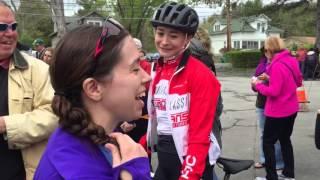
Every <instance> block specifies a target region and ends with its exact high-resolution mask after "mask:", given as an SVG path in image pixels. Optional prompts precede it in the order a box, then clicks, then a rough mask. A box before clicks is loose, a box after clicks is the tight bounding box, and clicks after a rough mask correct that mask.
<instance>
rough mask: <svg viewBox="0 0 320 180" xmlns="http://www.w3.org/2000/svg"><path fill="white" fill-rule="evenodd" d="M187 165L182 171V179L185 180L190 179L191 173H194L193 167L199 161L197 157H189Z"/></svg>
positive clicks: (186, 160)
mask: <svg viewBox="0 0 320 180" xmlns="http://www.w3.org/2000/svg"><path fill="white" fill-rule="evenodd" d="M185 162H186V165H185V167H184V169H183V170H182V171H181V177H182V178H184V179H189V174H190V172H192V171H193V167H194V166H195V165H196V162H197V159H196V157H195V156H191V155H188V156H187V157H186V159H185Z"/></svg>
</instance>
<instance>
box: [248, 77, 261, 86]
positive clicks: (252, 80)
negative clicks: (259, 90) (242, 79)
mask: <svg viewBox="0 0 320 180" xmlns="http://www.w3.org/2000/svg"><path fill="white" fill-rule="evenodd" d="M260 83H262V80H260V79H258V78H256V77H254V78H252V79H251V86H252V87H254V88H255V87H256V85H257V84H260Z"/></svg>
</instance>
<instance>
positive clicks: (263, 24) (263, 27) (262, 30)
mask: <svg viewBox="0 0 320 180" xmlns="http://www.w3.org/2000/svg"><path fill="white" fill-rule="evenodd" d="M265 25H266V24H265V23H262V29H261V32H262V33H264V32H265Z"/></svg>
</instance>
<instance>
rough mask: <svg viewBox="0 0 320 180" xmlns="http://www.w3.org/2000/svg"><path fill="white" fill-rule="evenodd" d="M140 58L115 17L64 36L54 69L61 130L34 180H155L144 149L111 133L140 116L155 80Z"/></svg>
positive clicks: (48, 148) (55, 55)
mask: <svg viewBox="0 0 320 180" xmlns="http://www.w3.org/2000/svg"><path fill="white" fill-rule="evenodd" d="M128 49H130V51H128ZM139 56H140V55H139V51H138V49H137V48H136V46H135V44H134V41H133V39H132V37H131V36H130V35H129V33H128V32H127V31H126V30H125V29H123V27H122V26H121V25H120V24H119V23H118V22H116V21H114V20H113V19H110V18H108V19H107V20H106V21H105V23H104V26H103V28H101V27H96V26H81V27H78V28H76V29H74V30H72V31H70V32H69V33H67V34H66V35H65V36H64V37H63V39H62V40H61V41H60V42H59V44H58V46H57V51H56V52H55V54H54V57H53V62H52V66H51V67H50V75H51V82H52V85H53V87H54V90H55V96H54V99H53V101H52V109H53V112H54V113H55V114H56V115H57V116H58V117H59V127H58V128H57V130H56V131H55V132H54V133H53V134H52V136H51V137H50V140H49V143H48V146H47V149H46V151H45V153H44V154H43V156H42V159H41V161H40V164H39V166H38V168H37V170H36V173H35V177H34V179H36V180H42V179H45V180H48V179H50V180H51V179H52V180H56V179H57V180H59V179H66V180H71V179H77V180H78V179H94V180H109V179H110V180H111V179H112V180H113V179H115V180H118V179H123V180H129V179H139V180H140V179H141V180H149V179H151V178H150V168H149V167H150V166H149V162H148V158H147V153H146V152H145V151H144V149H143V148H142V146H141V145H139V144H137V143H135V142H134V141H133V140H132V139H131V138H130V137H129V136H127V135H125V134H121V133H112V132H113V130H114V129H115V128H116V127H117V125H118V124H119V123H120V122H123V121H130V120H132V119H137V118H138V117H140V116H141V112H142V108H143V106H144V104H143V101H142V100H141V98H142V97H143V96H145V91H146V89H145V84H146V83H148V82H149V81H150V80H151V78H150V76H149V75H148V74H147V73H146V72H145V71H144V70H143V69H142V68H140V65H139V59H140V58H139Z"/></svg>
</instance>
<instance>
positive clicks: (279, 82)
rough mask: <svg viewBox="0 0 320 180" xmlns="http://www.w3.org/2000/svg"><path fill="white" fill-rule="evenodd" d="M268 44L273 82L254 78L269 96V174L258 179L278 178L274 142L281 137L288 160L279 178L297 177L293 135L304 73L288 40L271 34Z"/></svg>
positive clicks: (266, 145)
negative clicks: (302, 73)
mask: <svg viewBox="0 0 320 180" xmlns="http://www.w3.org/2000/svg"><path fill="white" fill-rule="evenodd" d="M264 47H265V55H266V57H267V58H268V59H271V63H270V65H269V66H268V67H267V70H266V74H267V75H268V77H269V83H268V84H264V83H263V81H261V80H259V79H257V80H252V86H253V87H254V88H255V89H256V90H257V91H258V92H259V93H261V94H263V95H265V96H267V101H266V105H265V112H264V114H265V116H266V121H265V126H264V131H263V151H264V155H265V169H266V172H267V175H266V177H257V178H256V180H264V179H267V180H278V174H277V172H276V160H275V153H274V152H275V150H274V144H275V143H276V142H277V141H278V140H279V141H280V145H281V151H282V155H283V161H284V168H283V171H282V174H280V175H279V177H281V178H282V179H286V180H294V177H295V174H294V156H293V148H292V144H291V140H290V137H291V134H292V130H293V125H294V121H295V118H296V117H297V112H298V108H299V105H298V100H297V95H296V89H297V87H299V86H301V85H302V75H301V73H300V70H299V65H298V62H297V60H296V59H295V58H293V57H292V56H291V54H290V52H289V51H288V50H286V49H285V48H284V43H283V41H282V40H281V39H280V38H279V37H273V36H270V37H268V38H267V39H266V41H265V46H264Z"/></svg>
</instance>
